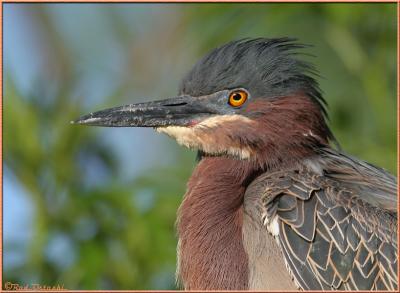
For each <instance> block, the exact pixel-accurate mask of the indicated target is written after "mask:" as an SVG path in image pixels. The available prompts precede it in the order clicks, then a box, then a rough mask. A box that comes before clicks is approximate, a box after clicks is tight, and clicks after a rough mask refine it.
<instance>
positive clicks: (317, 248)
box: [247, 150, 398, 290]
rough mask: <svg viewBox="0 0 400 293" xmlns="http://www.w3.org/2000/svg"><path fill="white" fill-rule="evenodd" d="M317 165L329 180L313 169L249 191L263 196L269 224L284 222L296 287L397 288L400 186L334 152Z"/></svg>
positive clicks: (284, 246) (264, 181) (274, 176)
mask: <svg viewBox="0 0 400 293" xmlns="http://www.w3.org/2000/svg"><path fill="white" fill-rule="evenodd" d="M315 164H319V165H320V166H321V168H320V169H321V173H317V171H316V169H315V168H309V167H308V165H307V162H305V163H304V164H300V165H299V166H297V167H296V168H293V169H291V170H285V171H279V172H274V173H265V174H263V175H261V176H260V177H259V178H257V179H256V180H255V181H254V182H253V183H252V184H251V185H250V187H249V188H248V191H247V192H252V191H253V192H255V191H256V192H258V193H262V194H261V195H260V199H261V206H262V209H263V217H264V220H263V222H264V223H265V224H268V222H269V221H270V220H272V219H274V218H275V217H277V219H278V222H279V233H278V235H277V236H276V237H277V238H278V240H279V244H280V247H281V250H282V253H283V257H284V259H285V262H286V264H287V267H288V269H289V271H290V272H291V274H292V276H293V278H294V280H295V281H296V283H297V284H298V286H299V287H301V288H302V289H304V290H332V289H339V290H395V289H397V287H398V281H397V211H396V207H397V195H396V194H397V182H396V179H395V178H394V177H393V176H391V175H390V174H388V173H387V172H386V171H384V170H383V169H379V168H376V167H374V166H372V165H370V164H368V163H365V162H361V161H358V160H356V159H354V158H352V157H349V156H346V155H343V154H340V153H338V152H336V151H333V150H327V151H326V152H324V153H323V154H321V155H320V156H318V157H317V158H315V160H314V161H313V165H314V166H315ZM260 187H262V188H261V189H260ZM267 227H268V225H267Z"/></svg>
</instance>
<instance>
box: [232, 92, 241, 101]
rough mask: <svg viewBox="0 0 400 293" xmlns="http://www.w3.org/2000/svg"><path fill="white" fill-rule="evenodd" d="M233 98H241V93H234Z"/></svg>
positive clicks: (237, 99) (236, 99)
mask: <svg viewBox="0 0 400 293" xmlns="http://www.w3.org/2000/svg"><path fill="white" fill-rule="evenodd" d="M233 99H234V100H235V101H240V100H241V99H242V95H241V94H239V93H238V94H234V95H233Z"/></svg>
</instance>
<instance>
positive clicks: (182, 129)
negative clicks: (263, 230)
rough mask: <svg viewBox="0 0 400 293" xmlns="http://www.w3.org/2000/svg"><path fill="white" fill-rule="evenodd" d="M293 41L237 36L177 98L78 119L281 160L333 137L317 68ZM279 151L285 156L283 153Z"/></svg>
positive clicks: (201, 65)
mask: <svg viewBox="0 0 400 293" xmlns="http://www.w3.org/2000/svg"><path fill="white" fill-rule="evenodd" d="M304 47H305V46H304V45H302V44H299V43H296V42H295V40H293V39H288V38H279V39H265V38H258V39H245V40H240V41H233V42H230V43H228V44H225V45H223V46H221V47H219V48H216V49H214V50H213V51H211V52H210V53H208V54H207V55H206V56H204V57H203V58H202V59H201V60H200V61H198V62H197V64H196V65H195V66H194V67H193V68H192V70H191V71H190V72H189V73H188V74H187V75H186V76H185V77H184V79H183V80H182V84H181V87H180V90H179V95H178V96H177V97H174V98H169V99H164V100H159V101H153V102H146V103H139V104H131V105H126V106H120V107H115V108H111V109H106V110H102V111H98V112H94V113H90V114H88V115H85V116H82V117H81V118H79V119H78V120H76V121H74V123H77V124H85V125H95V126H110V127H154V128H155V129H156V130H157V131H158V132H161V133H166V134H167V135H169V136H171V137H173V138H175V139H176V140H177V142H178V143H179V144H181V145H184V146H186V147H189V148H192V149H198V150H199V151H201V152H202V153H204V154H208V155H214V156H221V155H226V156H232V157H235V158H238V159H248V160H252V159H254V160H259V159H260V156H271V157H274V158H275V159H276V160H277V161H279V160H282V157H283V155H285V152H286V155H287V154H288V152H289V153H290V152H301V151H306V150H307V149H308V148H312V147H315V146H316V145H321V144H327V143H328V141H329V139H331V138H333V136H332V134H331V132H330V130H329V128H328V126H327V124H326V121H325V118H326V112H325V109H324V103H325V102H324V100H323V98H322V96H321V93H320V90H319V87H318V83H317V82H316V80H315V79H314V78H313V76H314V75H315V73H316V71H315V70H314V68H313V66H312V65H311V64H309V63H308V62H305V61H302V60H300V59H298V58H297V56H298V50H299V49H302V48H304ZM279 154H280V155H279Z"/></svg>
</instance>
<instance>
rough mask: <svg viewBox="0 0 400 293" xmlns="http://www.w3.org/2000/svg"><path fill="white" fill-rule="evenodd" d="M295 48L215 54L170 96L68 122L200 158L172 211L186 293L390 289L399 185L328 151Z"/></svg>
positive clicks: (277, 44)
mask: <svg viewBox="0 0 400 293" xmlns="http://www.w3.org/2000/svg"><path fill="white" fill-rule="evenodd" d="M305 47H307V46H305V45H302V44H299V43H297V42H296V41H295V40H294V39H289V38H279V39H266V38H258V39H245V40H239V41H233V42H230V43H228V44H225V45H223V46H221V47H219V48H216V49H214V50H212V51H211V52H210V53H209V54H207V55H206V56H205V57H203V58H202V59H201V60H200V61H198V62H197V64H196V65H195V66H194V67H193V69H192V70H191V71H190V72H189V73H188V74H187V75H186V76H185V77H184V79H183V81H182V84H181V87H180V91H179V95H178V96H177V97H175V98H170V99H166V100H160V101H155V102H147V103H140V104H131V105H126V106H121V107H116V108H111V109H106V110H102V111H98V112H94V113H90V114H88V115H85V116H82V117H81V118H79V119H78V120H76V121H74V122H73V123H75V124H84V125H95V126H110V127H153V128H155V129H156V130H157V131H158V132H161V133H166V134H167V135H169V136H171V137H173V138H175V139H176V141H177V142H178V143H179V144H181V145H184V146H186V147H188V148H191V149H196V150H198V151H199V153H201V156H200V159H199V162H198V164H197V166H196V168H195V170H194V172H193V174H192V176H191V178H190V180H189V182H188V187H187V191H186V194H185V195H184V198H183V202H182V204H181V206H180V208H179V210H178V221H177V230H178V237H179V240H178V265H177V267H178V269H177V276H178V281H179V283H180V285H181V286H183V288H185V289H187V290H190V289H196V290H206V289H209V290H223V289H228V290H229V289H231V290H239V289H240V290H246V289H249V290H270V289H275V290H288V289H297V288H300V289H303V290H397V289H398V285H397V284H398V280H397V255H398V254H397V179H396V178H395V177H394V176H392V175H391V174H389V173H388V172H386V171H385V170H383V169H381V168H378V167H375V166H373V165H370V164H368V163H366V162H363V161H361V160H358V159H356V158H354V157H351V156H349V155H346V154H344V153H343V152H342V151H340V150H336V149H335V148H333V147H331V146H330V144H331V143H332V142H335V140H334V137H333V135H332V133H331V131H330V129H329V127H328V125H327V122H326V116H327V115H326V110H325V101H324V99H323V98H322V95H321V92H320V90H319V87H318V83H317V82H316V80H315V76H316V75H317V74H316V70H315V69H314V67H313V66H312V65H311V64H309V63H308V62H305V61H302V60H300V59H299V58H298V57H299V54H298V53H299V51H300V50H302V49H304V48H305Z"/></svg>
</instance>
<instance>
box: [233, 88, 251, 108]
mask: <svg viewBox="0 0 400 293" xmlns="http://www.w3.org/2000/svg"><path fill="white" fill-rule="evenodd" d="M247 96H248V94H247V92H245V91H240V90H239V91H234V92H232V93H231V94H230V95H229V105H231V106H233V107H239V106H241V105H243V104H244V102H246V100H247Z"/></svg>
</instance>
